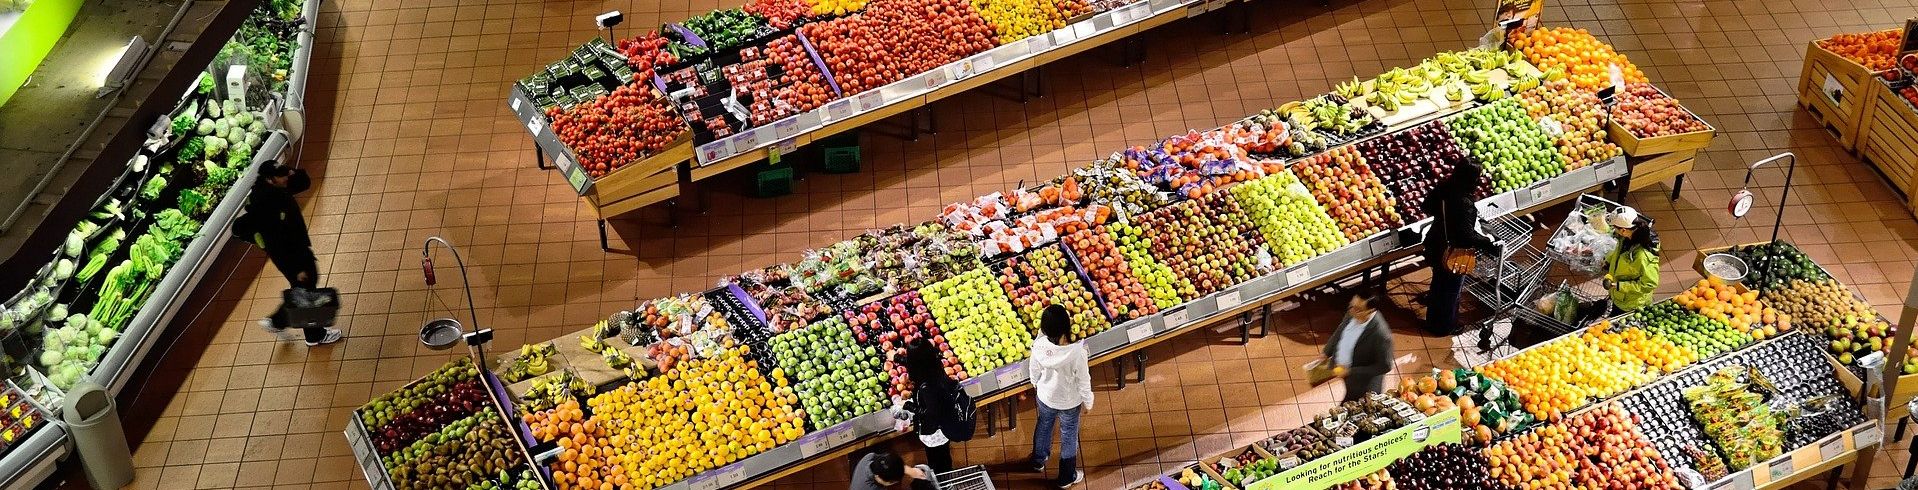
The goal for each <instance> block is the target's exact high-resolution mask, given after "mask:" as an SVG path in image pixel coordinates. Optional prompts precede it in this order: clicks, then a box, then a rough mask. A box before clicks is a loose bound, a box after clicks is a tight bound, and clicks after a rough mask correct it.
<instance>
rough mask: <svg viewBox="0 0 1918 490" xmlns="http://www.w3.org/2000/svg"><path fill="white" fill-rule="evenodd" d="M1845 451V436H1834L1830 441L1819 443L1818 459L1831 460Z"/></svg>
mask: <svg viewBox="0 0 1918 490" xmlns="http://www.w3.org/2000/svg"><path fill="white" fill-rule="evenodd" d="M1844 452H1845V438H1843V437H1833V438H1831V440H1829V441H1825V442H1821V443H1818V459H1819V460H1821V461H1831V458H1836V457H1838V455H1839V454H1840V453H1844Z"/></svg>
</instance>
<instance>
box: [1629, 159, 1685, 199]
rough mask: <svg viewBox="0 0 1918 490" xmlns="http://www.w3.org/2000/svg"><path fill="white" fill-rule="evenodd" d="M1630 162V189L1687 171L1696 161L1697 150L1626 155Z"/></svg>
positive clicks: (1641, 187) (1642, 186)
mask: <svg viewBox="0 0 1918 490" xmlns="http://www.w3.org/2000/svg"><path fill="white" fill-rule="evenodd" d="M1626 159H1627V160H1628V161H1629V162H1631V165H1630V166H1631V169H1632V186H1631V189H1630V190H1634V191H1635V190H1639V189H1643V188H1646V187H1650V186H1651V185H1652V184H1657V183H1659V182H1662V181H1664V180H1665V179H1670V178H1673V177H1677V176H1680V175H1684V174H1685V173H1687V172H1691V171H1692V167H1693V166H1695V165H1697V163H1698V150H1680V151H1674V152H1671V153H1664V154H1659V155H1652V156H1647V157H1636V156H1635V157H1627V158H1626Z"/></svg>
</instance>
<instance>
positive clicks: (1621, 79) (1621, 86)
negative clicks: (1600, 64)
mask: <svg viewBox="0 0 1918 490" xmlns="http://www.w3.org/2000/svg"><path fill="white" fill-rule="evenodd" d="M1605 71H1606V73H1609V74H1610V75H1611V77H1612V88H1613V89H1614V90H1616V92H1613V93H1622V92H1624V91H1625V70H1621V69H1619V68H1618V63H1612V66H1611V67H1609V68H1606V69H1605Z"/></svg>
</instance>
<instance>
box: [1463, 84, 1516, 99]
mask: <svg viewBox="0 0 1918 490" xmlns="http://www.w3.org/2000/svg"><path fill="white" fill-rule="evenodd" d="M1508 95H1511V94H1507V93H1505V89H1503V88H1499V86H1497V85H1493V84H1491V83H1475V84H1472V96H1473V97H1477V98H1478V100H1480V101H1483V102H1497V101H1499V100H1501V99H1504V98H1505V97H1506V96H1508Z"/></svg>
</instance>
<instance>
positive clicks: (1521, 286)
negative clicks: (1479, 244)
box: [1465, 217, 1550, 318]
mask: <svg viewBox="0 0 1918 490" xmlns="http://www.w3.org/2000/svg"><path fill="white" fill-rule="evenodd" d="M1479 228H1480V230H1481V231H1483V232H1484V233H1485V234H1486V236H1489V237H1491V238H1492V239H1493V240H1496V241H1498V242H1499V243H1500V246H1499V247H1498V249H1497V250H1493V251H1489V252H1488V251H1480V252H1478V266H1477V267H1476V268H1474V269H1473V270H1472V273H1471V274H1468V275H1467V278H1468V279H1467V281H1466V285H1465V292H1467V293H1469V294H1471V295H1472V297H1473V298H1477V299H1478V300H1479V302H1480V303H1484V304H1485V306H1487V307H1489V308H1491V309H1492V312H1493V314H1492V317H1494V318H1496V317H1498V316H1501V314H1502V313H1504V312H1506V311H1508V310H1510V309H1512V308H1513V307H1516V306H1518V305H1519V303H1520V302H1521V301H1523V300H1524V299H1525V296H1526V293H1528V292H1530V290H1531V288H1532V287H1534V286H1536V285H1537V284H1538V282H1539V280H1540V278H1542V277H1543V276H1544V273H1545V267H1546V266H1548V265H1550V264H1549V263H1548V262H1546V260H1545V255H1544V253H1542V252H1540V251H1539V250H1538V248H1536V247H1533V246H1532V244H1531V241H1532V232H1533V231H1535V230H1536V229H1537V225H1534V224H1532V222H1531V221H1530V220H1527V219H1525V218H1522V217H1505V218H1500V219H1497V220H1494V221H1491V222H1488V223H1485V224H1484V225H1483V226H1480V227H1479Z"/></svg>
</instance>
